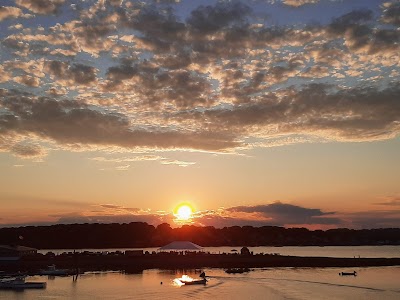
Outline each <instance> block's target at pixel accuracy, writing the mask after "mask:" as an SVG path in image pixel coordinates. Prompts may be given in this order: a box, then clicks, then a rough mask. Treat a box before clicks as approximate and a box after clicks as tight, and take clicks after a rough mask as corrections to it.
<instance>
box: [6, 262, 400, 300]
mask: <svg viewBox="0 0 400 300" xmlns="http://www.w3.org/2000/svg"><path fill="white" fill-rule="evenodd" d="M353 270H356V271H357V272H358V274H359V275H358V276H357V277H353V276H348V277H346V276H345V277H342V276H339V275H338V273H339V272H340V271H353ZM205 271H206V274H207V275H209V276H210V280H209V282H208V284H207V285H205V286H203V285H198V286H196V285H192V286H178V285H175V284H174V281H173V280H174V279H175V278H178V277H180V276H181V275H183V274H188V275H190V276H192V277H193V278H197V277H198V272H197V273H196V272H195V271H194V270H192V271H162V270H147V271H144V272H143V273H141V274H123V273H115V272H109V273H97V274H95V273H86V274H83V275H81V276H80V277H79V278H78V280H77V281H76V282H74V281H73V280H72V277H56V278H52V279H51V278H48V277H45V276H34V277H29V278H28V280H29V281H47V288H46V289H44V290H26V291H20V292H16V291H0V299H21V300H22V299H23V300H25V299H147V300H148V299H213V300H218V299H223V300H228V299H278V300H279V299H293V300H296V299H299V300H300V299H307V300H308V299H351V300H356V299H363V300H364V299H400V285H399V280H400V279H399V278H400V267H379V268H376V267H373V268H355V269H337V268H317V269H311V268H297V269H296V268H274V269H256V270H254V271H252V272H249V273H247V274H226V273H225V272H224V271H223V270H221V269H206V270H205ZM161 282H163V284H161Z"/></svg>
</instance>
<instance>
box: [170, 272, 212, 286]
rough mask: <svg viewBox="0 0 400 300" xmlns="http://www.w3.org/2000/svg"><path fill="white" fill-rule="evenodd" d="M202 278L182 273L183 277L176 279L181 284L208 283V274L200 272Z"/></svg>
mask: <svg viewBox="0 0 400 300" xmlns="http://www.w3.org/2000/svg"><path fill="white" fill-rule="evenodd" d="M200 277H201V279H193V278H192V277H190V276H187V275H182V277H181V278H177V279H176V280H177V281H178V282H179V283H178V284H179V285H195V284H206V283H207V281H208V280H207V278H206V274H205V273H204V272H202V273H201V274H200Z"/></svg>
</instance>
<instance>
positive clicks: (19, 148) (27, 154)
mask: <svg viewBox="0 0 400 300" xmlns="http://www.w3.org/2000/svg"><path fill="white" fill-rule="evenodd" d="M10 150H11V152H12V153H13V154H14V155H16V156H18V157H20V158H36V157H43V156H46V155H47V151H46V150H45V149H44V148H42V147H40V146H39V145H34V144H33V145H32V144H24V143H19V144H15V145H13V146H12V147H11V149H10Z"/></svg>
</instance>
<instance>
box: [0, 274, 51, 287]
mask: <svg viewBox="0 0 400 300" xmlns="http://www.w3.org/2000/svg"><path fill="white" fill-rule="evenodd" d="M45 287H46V282H33V281H32V282H29V281H28V282H27V281H25V277H23V276H21V277H16V278H11V279H7V280H1V281H0V289H15V290H19V289H44V288H45Z"/></svg>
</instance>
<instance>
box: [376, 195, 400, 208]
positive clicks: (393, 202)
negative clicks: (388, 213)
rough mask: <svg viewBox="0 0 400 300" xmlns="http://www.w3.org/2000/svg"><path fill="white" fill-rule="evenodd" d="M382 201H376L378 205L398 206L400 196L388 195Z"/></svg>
mask: <svg viewBox="0 0 400 300" xmlns="http://www.w3.org/2000/svg"><path fill="white" fill-rule="evenodd" d="M382 200H383V201H382V202H377V203H375V204H376V205H385V206H398V205H400V196H388V197H384V198H383V199H382Z"/></svg>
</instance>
